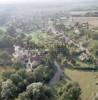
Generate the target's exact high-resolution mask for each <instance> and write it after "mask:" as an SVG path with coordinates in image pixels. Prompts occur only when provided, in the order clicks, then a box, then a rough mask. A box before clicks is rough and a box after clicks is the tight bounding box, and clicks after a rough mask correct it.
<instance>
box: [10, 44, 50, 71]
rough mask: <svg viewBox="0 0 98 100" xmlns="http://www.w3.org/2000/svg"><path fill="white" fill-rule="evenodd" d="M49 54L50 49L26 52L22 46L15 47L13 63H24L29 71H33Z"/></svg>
mask: <svg viewBox="0 0 98 100" xmlns="http://www.w3.org/2000/svg"><path fill="white" fill-rule="evenodd" d="M47 54H48V49H46V50H45V51H43V52H39V50H38V49H33V50H26V49H24V48H22V47H20V46H16V45H14V53H13V58H12V61H13V62H14V63H22V64H24V65H25V66H26V68H27V70H28V71H31V70H33V68H35V67H36V66H37V65H39V64H40V63H41V62H42V57H43V56H45V55H47Z"/></svg>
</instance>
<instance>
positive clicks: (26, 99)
mask: <svg viewBox="0 0 98 100" xmlns="http://www.w3.org/2000/svg"><path fill="white" fill-rule="evenodd" d="M52 98H54V95H53V93H52V91H51V89H50V88H49V87H47V86H46V85H44V84H42V83H40V82H38V83H32V84H31V85H29V86H28V87H27V89H26V91H25V92H23V93H21V94H20V95H19V96H18V98H17V99H16V100H53V99H52Z"/></svg>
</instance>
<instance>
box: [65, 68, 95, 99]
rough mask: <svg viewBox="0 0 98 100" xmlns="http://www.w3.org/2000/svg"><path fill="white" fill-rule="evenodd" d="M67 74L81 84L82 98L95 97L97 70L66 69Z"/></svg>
mask: <svg viewBox="0 0 98 100" xmlns="http://www.w3.org/2000/svg"><path fill="white" fill-rule="evenodd" d="M65 75H67V77H69V78H70V79H71V80H73V81H75V82H78V83H79V84H80V87H81V89H82V91H81V92H82V94H81V98H82V100H91V99H92V98H93V96H94V94H95V93H96V85H95V75H96V73H95V72H85V71H78V70H70V69H65Z"/></svg>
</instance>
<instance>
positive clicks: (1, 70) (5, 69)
mask: <svg viewBox="0 0 98 100" xmlns="http://www.w3.org/2000/svg"><path fill="white" fill-rule="evenodd" d="M14 71H15V69H14V68H12V67H10V66H7V67H1V66H0V79H1V74H2V73H3V72H14Z"/></svg>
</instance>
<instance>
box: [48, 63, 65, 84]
mask: <svg viewBox="0 0 98 100" xmlns="http://www.w3.org/2000/svg"><path fill="white" fill-rule="evenodd" d="M54 64H55V66H56V67H57V72H56V73H55V75H54V77H53V78H52V79H51V80H50V83H49V84H50V85H54V84H56V83H58V82H59V81H60V78H61V77H62V76H63V74H64V70H63V69H61V67H60V65H59V64H58V63H57V61H54Z"/></svg>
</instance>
